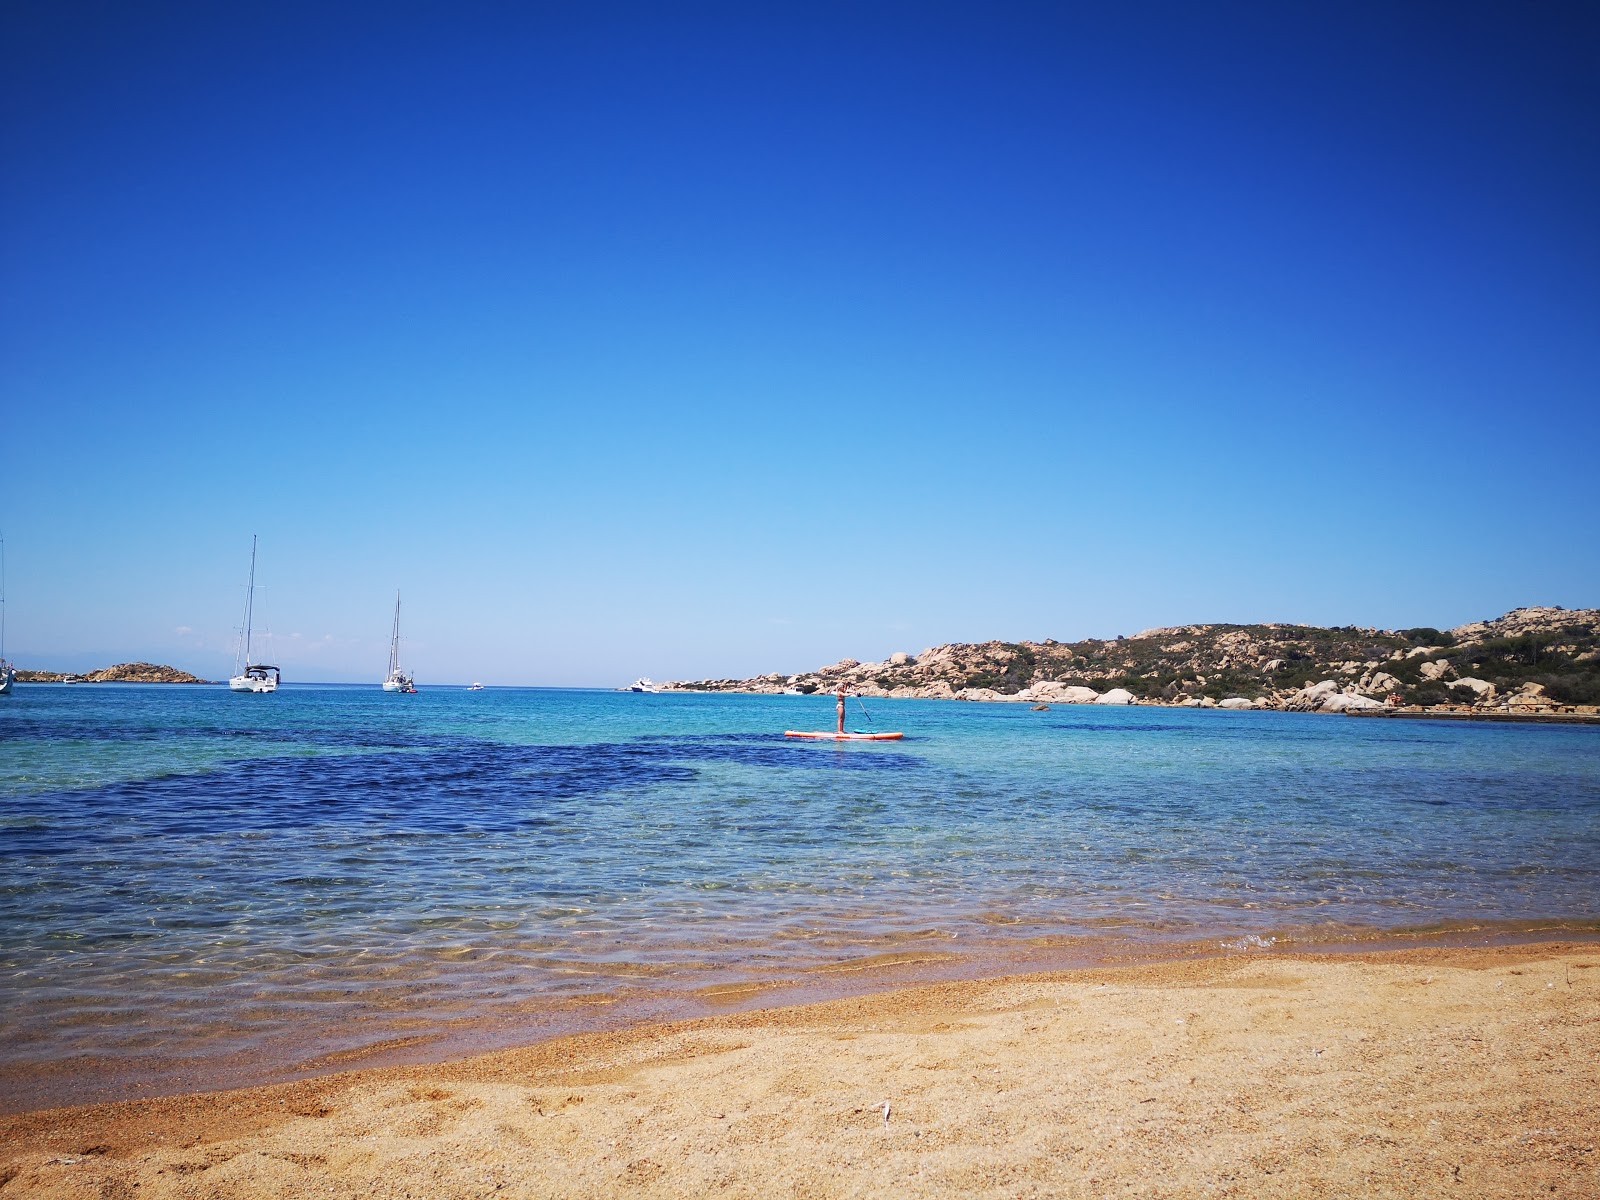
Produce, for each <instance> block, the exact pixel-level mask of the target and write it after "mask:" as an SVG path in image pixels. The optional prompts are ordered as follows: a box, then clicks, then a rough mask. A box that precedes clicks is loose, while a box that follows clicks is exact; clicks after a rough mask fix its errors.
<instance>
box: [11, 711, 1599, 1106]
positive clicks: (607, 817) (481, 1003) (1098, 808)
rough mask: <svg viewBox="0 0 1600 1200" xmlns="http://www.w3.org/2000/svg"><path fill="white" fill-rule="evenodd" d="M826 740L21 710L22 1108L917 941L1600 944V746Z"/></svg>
mask: <svg viewBox="0 0 1600 1200" xmlns="http://www.w3.org/2000/svg"><path fill="white" fill-rule="evenodd" d="M852 715H853V716H854V717H856V718H857V720H856V724H858V725H860V724H862V720H861V716H862V714H861V710H859V709H857V710H856V711H855V712H854V713H853V714H852ZM832 717H833V706H832V701H831V700H829V699H822V700H817V699H812V698H796V697H742V696H741V697H735V696H694V695H660V696H648V695H633V694H619V693H610V692H586V691H555V690H500V689H489V690H486V691H482V692H473V693H469V692H466V691H464V690H461V689H445V688H432V689H425V690H424V691H422V692H421V693H420V694H418V695H415V696H397V695H390V694H385V693H382V692H380V691H379V690H378V689H377V688H376V687H363V688H336V687H314V686H308V687H293V686H289V687H285V688H284V689H283V690H282V691H280V692H279V693H278V694H276V695H273V696H235V695H233V694H231V693H229V692H227V691H226V690H225V689H221V688H209V687H208V688H178V687H166V688H163V687H156V686H147V687H138V686H79V687H51V686H26V685H24V686H19V687H18V688H17V690H16V693H15V695H13V696H11V697H8V698H3V699H0V872H3V874H0V934H3V946H0V1010H3V1015H0V1022H3V1028H0V1034H3V1047H0V1081H3V1080H6V1079H9V1080H10V1081H11V1082H12V1083H13V1084H14V1085H15V1084H16V1083H17V1081H18V1080H19V1079H27V1080H32V1081H34V1084H36V1085H37V1086H36V1087H35V1088H34V1090H35V1091H37V1092H38V1095H40V1096H44V1097H48V1096H50V1095H54V1094H55V1093H54V1092H52V1090H51V1089H52V1088H54V1087H55V1086H56V1085H55V1084H52V1083H49V1082H48V1081H49V1080H52V1079H55V1078H57V1077H58V1076H59V1077H63V1078H65V1077H68V1076H70V1075H71V1074H72V1065H73V1064H74V1063H92V1064H95V1069H96V1070H99V1071H102V1072H104V1071H107V1070H111V1069H112V1067H114V1065H115V1064H116V1063H117V1062H119V1061H121V1062H124V1063H125V1064H132V1065H130V1066H129V1067H128V1069H129V1070H130V1071H131V1070H133V1068H134V1066H137V1067H138V1069H139V1070H141V1071H144V1072H146V1073H147V1074H149V1073H151V1072H154V1073H155V1074H158V1075H159V1073H160V1070H159V1069H158V1068H157V1067H156V1066H154V1065H152V1064H157V1063H165V1064H171V1063H173V1062H182V1061H189V1062H191V1063H204V1062H212V1061H216V1062H221V1061H223V1060H228V1061H233V1062H235V1063H236V1064H237V1063H238V1062H241V1061H245V1060H252V1059H253V1060H259V1061H262V1062H269V1063H279V1064H280V1065H281V1064H287V1063H291V1062H295V1061H300V1062H303V1061H304V1060H305V1059H306V1057H307V1056H308V1055H309V1054H310V1053H311V1051H313V1050H315V1051H316V1052H318V1053H333V1054H334V1055H336V1056H337V1054H339V1053H340V1052H343V1051H348V1050H351V1049H354V1048H359V1047H361V1046H363V1045H366V1044H369V1043H372V1042H374V1041H380V1040H385V1039H394V1038H407V1037H412V1038H417V1039H423V1040H426V1039H428V1038H433V1037H437V1036H438V1035H439V1031H440V1030H441V1029H443V1028H446V1027H448V1026H450V1025H451V1024H452V1023H453V1022H469V1023H470V1022H472V1021H489V1020H497V1021H501V1022H502V1023H508V1022H509V1023H511V1024H515V1023H516V1022H518V1021H523V1022H533V1023H536V1022H537V1020H538V1019H539V1018H540V1016H541V1014H542V1015H548V1014H550V1013H556V1012H567V1013H571V1012H573V1011H577V1010H580V1009H584V1008H585V1007H587V1008H591V1009H593V1008H601V1007H605V1006H608V1005H612V1004H614V1003H616V1002H617V1001H618V1000H619V999H626V998H629V997H633V998H635V999H639V998H645V999H650V998H655V999H660V998H663V997H671V996H673V995H674V994H689V995H715V994H716V993H717V990H718V989H727V990H730V991H732V992H737V991H738V989H740V988H747V987H750V986H769V985H771V984H773V983H774V982H782V981H785V980H791V979H794V978H796V977H803V976H805V975H806V974H807V973H811V972H828V971H836V970H842V969H850V968H853V967H854V966H856V965H859V964H870V963H875V962H880V961H884V958H883V956H885V955H895V954H897V953H899V954H904V952H906V951H907V950H908V949H916V950H918V951H920V952H923V953H925V954H937V955H950V954H954V955H957V956H960V955H971V954H977V953H980V952H981V953H989V954H994V953H1006V954H1010V955H1011V956H1012V957H1013V958H1015V959H1017V961H1018V962H1019V963H1020V964H1022V965H1026V958H1027V955H1029V954H1033V953H1036V952H1038V951H1040V950H1042V949H1043V948H1048V947H1052V946H1056V947H1059V946H1065V945H1092V944H1099V943H1105V942H1106V941H1107V939H1113V940H1115V941H1116V942H1118V943H1119V944H1124V945H1126V944H1131V943H1139V942H1141V941H1148V942H1155V941H1160V942H1171V941H1174V940H1182V939H1202V940H1204V941H1205V942H1206V944H1207V945H1214V944H1215V943H1216V942H1218V941H1227V942H1231V943H1233V944H1236V945H1249V944H1260V943H1261V942H1264V941H1266V940H1267V939H1269V938H1293V939H1294V940H1296V941H1306V940H1318V939H1322V940H1328V939H1336V938H1339V937H1349V936H1357V935H1361V936H1365V935H1370V934H1371V933H1373V932H1383V931H1395V930H1401V929H1412V928H1416V927H1422V926H1433V925H1452V924H1454V925H1462V924H1465V925H1472V924H1477V923H1488V924H1493V925H1494V926H1496V927H1499V928H1507V927H1509V928H1515V927H1518V926H1519V925H1522V926H1526V925H1532V924H1538V923H1552V922H1555V923H1561V924H1563V925H1564V926H1565V927H1567V928H1574V929H1578V930H1580V931H1582V930H1584V929H1588V930H1591V931H1592V930H1593V929H1595V928H1596V927H1597V917H1600V729H1597V728H1593V727H1580V728H1568V727H1552V726H1532V727H1530V726H1497V725H1475V724H1473V725H1469V724H1455V723H1444V722H1400V721H1373V720H1354V719H1348V718H1343V717H1322V716H1309V715H1299V714H1273V713H1230V712H1194V711H1186V710H1170V709H1141V708H1134V709H1115V708H1099V707H1068V708H1057V709H1055V710H1053V711H1050V712H1042V713H1040V712H1033V711H1030V710H1029V709H1028V708H1027V706H1023V705H968V704H960V703H953V702H952V703H940V702H932V701H903V702H889V701H878V702H871V711H870V719H871V720H872V721H873V722H874V723H875V724H876V726H877V727H880V728H895V729H903V730H904V731H905V732H906V735H907V736H906V739H905V740H904V741H902V742H898V743H880V744H856V745H846V746H836V745H828V744H808V743H797V742H791V741H786V740H785V739H784V738H783V737H782V731H783V730H784V729H786V728H827V727H829V726H830V725H831V722H832ZM638 1011H648V1010H647V1009H639V1010H638ZM530 1027H531V1026H530ZM333 1061H337V1059H336V1058H335V1059H334V1060H333ZM108 1064H110V1065H109V1066H108ZM192 1078H194V1079H204V1078H205V1074H204V1071H203V1070H202V1069H201V1068H199V1067H196V1068H195V1073H194V1074H193V1075H192ZM41 1079H42V1080H46V1081H47V1082H46V1083H44V1084H39V1083H38V1081H39V1080H41ZM18 1094H19V1095H23V1097H24V1101H26V1100H27V1098H28V1096H29V1095H32V1094H33V1093H31V1092H29V1090H28V1088H26V1087H23V1088H22V1089H21V1091H20V1092H19V1093H18Z"/></svg>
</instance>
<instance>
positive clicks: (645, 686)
mask: <svg viewBox="0 0 1600 1200" xmlns="http://www.w3.org/2000/svg"><path fill="white" fill-rule="evenodd" d="M660 690H661V689H660V688H659V687H657V686H656V685H655V683H654V682H653V681H652V680H651V679H650V677H649V676H648V675H641V676H639V678H637V679H635V680H634V681H633V682H632V683H631V684H629V685H628V691H630V692H649V693H651V694H652V695H654V694H655V693H656V692H659V691H660Z"/></svg>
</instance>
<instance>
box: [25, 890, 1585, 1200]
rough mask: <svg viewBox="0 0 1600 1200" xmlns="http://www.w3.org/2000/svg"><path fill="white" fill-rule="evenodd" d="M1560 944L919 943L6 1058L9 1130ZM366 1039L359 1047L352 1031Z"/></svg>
mask: <svg viewBox="0 0 1600 1200" xmlns="http://www.w3.org/2000/svg"><path fill="white" fill-rule="evenodd" d="M1557 943H1559V944H1564V945H1593V946H1595V947H1596V952H1597V953H1600V919H1590V920H1582V919H1577V918H1561V919H1549V920H1544V921H1518V922H1504V923H1493V922H1483V921H1469V922H1441V923H1430V924H1424V925H1416V926H1402V927H1395V928H1388V929H1379V928H1372V927H1360V926H1333V927H1315V926H1311V927H1297V926H1280V927H1278V928H1277V929H1275V930H1272V931H1266V932H1255V933H1251V932H1241V931H1238V930H1234V931H1211V932H1207V933H1204V934H1199V933H1195V934H1191V935H1189V936H1184V937H1173V936H1169V937H1162V938H1152V937H1149V936H1139V935H1136V934H1135V935H1114V934H1109V933H1107V934H1099V935H1083V934H1072V935H1061V936H1047V937H1041V938H1029V939H1027V940H1025V941H1022V942H1005V941H1001V940H996V941H993V942H989V943H985V944H972V943H971V942H970V940H968V939H963V940H962V942H961V943H960V944H957V943H954V942H951V941H949V940H946V939H940V938H932V939H919V940H918V941H916V942H914V943H910V944H900V945H899V946H895V947H883V948H879V949H875V950H870V951H869V952H867V953H863V954H860V955H858V956H855V957H850V958H842V959H840V960H838V961H834V962H826V963H810V964H800V963H791V964H788V965H787V966H785V967H782V968H779V969H778V970H777V971H776V973H774V974H771V975H767V976H762V975H760V974H759V973H756V974H751V975H749V976H747V977H740V978H730V979H725V980H721V981H717V982H711V983H706V984H703V985H695V984H694V983H693V982H692V981H680V984H681V986H680V985H673V984H667V985H666V986H663V987H661V988H660V989H659V990H654V991H644V990H634V989H630V988H626V987H624V988H622V989H620V990H618V989H601V990H597V991H594V992H588V993H575V994H567V995H540V994H530V995H529V996H526V997H522V998H520V999H508V1001H507V1002H506V1004H505V1006H504V1007H503V1008H502V1009H500V1010H496V1011H489V1012H487V1013H483V1014H479V1015H477V1016H473V1017H455V1018H433V1019H429V1018H428V1017H426V1016H425V1015H423V1014H422V1013H421V1012H419V1013H417V1014H408V1013H407V1012H405V1011H399V1012H397V1011H394V1010H390V1009H387V1008H384V1007H381V1006H380V1007H375V1008H373V1009H372V1010H371V1011H370V1012H368V1013H367V1014H365V1016H363V1015H359V1014H349V1015H344V1016H341V1017H339V1018H338V1023H337V1024H336V1025H330V1024H329V1023H328V1022H330V1021H333V1020H334V1019H335V1018H334V1017H332V1016H328V1015H323V1016H321V1017H320V1018H319V1017H316V1016H314V1015H313V1014H311V1013H309V1012H308V1013H307V1014H306V1019H305V1022H304V1025H303V1027H302V1029H301V1031H300V1032H299V1033H298V1034H297V1035H294V1036H285V1035H282V1034H270V1035H268V1034H262V1035H253V1036H250V1037H247V1038H242V1039H233V1041H234V1043H235V1044H234V1046H233V1048H231V1049H229V1048H226V1047H221V1046H219V1047H217V1048H215V1049H213V1050H212V1051H211V1052H209V1053H207V1052H204V1051H203V1050H197V1049H195V1048H194V1047H183V1048H181V1049H177V1050H175V1051H173V1052H170V1053H169V1054H168V1055H165V1056H162V1055H160V1054H156V1053H150V1054H144V1055H130V1054H117V1053H111V1054H101V1055H96V1054H94V1053H92V1052H90V1051H87V1050H84V1049H80V1050H78V1051H77V1052H75V1053H71V1054H67V1055H60V1056H56V1057H50V1058H46V1059H43V1060H40V1061H32V1062H30V1061H26V1060H15V1061H11V1062H6V1061H4V1060H3V1058H0V1120H4V1119H7V1118H10V1117H13V1116H17V1115H21V1114H26V1113H28V1112H36V1111H43V1110H48V1109H53V1108H75V1107H84V1106H96V1105H107V1104H118V1103H132V1102H139V1101H146V1100H156V1099H162V1098H172V1097H178V1096H183V1095H191V1094H217V1093H223V1092H228V1091H235V1090H241V1089H254V1088H262V1087H279V1086H285V1085H291V1084H297V1083H305V1082H310V1081H315V1080H317V1079H321V1078H328V1077H332V1076H335V1075H338V1074H341V1073H345V1072H350V1071H355V1072H366V1071H372V1070H390V1069H411V1068H428V1067H436V1066H440V1065H443V1064H448V1063H450V1062H455V1061H463V1060H467V1059H471V1058H475V1057H479V1056H482V1055H486V1054H487V1055H493V1054H502V1053H516V1052H523V1051H530V1050H532V1049H534V1048H536V1047H538V1046H540V1045H546V1044H550V1043H553V1042H558V1041H561V1040H563V1039H568V1038H574V1037H578V1038H582V1037H591V1036H628V1035H630V1034H634V1033H637V1032H638V1031H642V1030H647V1029H650V1028H652V1027H656V1026H664V1025H669V1024H679V1023H685V1022H687V1023H693V1022H697V1021H704V1020H717V1019H721V1018H725V1017H737V1016H748V1015H753V1014H760V1013H763V1012H776V1011H782V1010H788V1009H794V1008H806V1007H814V1006H817V1005H827V1004H834V1003H848V1002H853V1001H859V1002H866V1001H869V1000H870V999H871V998H872V997H882V996H889V995H893V994H895V993H897V992H902V991H907V990H915V989H918V988H925V987H943V986H966V985H981V984H985V983H992V982H995V981H998V980H1004V979H1010V978H1020V977H1025V976H1027V977H1031V976H1035V975H1054V974H1061V973H1064V972H1078V973H1082V972H1101V971H1117V970H1126V969H1135V968H1157V969H1159V968H1161V967H1163V966H1174V965H1178V964H1183V963H1190V962H1200V961H1207V960H1210V959H1219V960H1227V961H1233V960H1244V959H1249V958H1253V957H1259V956H1264V955H1278V954H1289V955H1301V956H1307V957H1315V958H1330V959H1340V958H1346V957H1351V956H1361V955H1366V954H1378V955H1388V954H1397V953H1421V952H1428V951H1449V950H1457V949H1459V950H1481V949H1502V948H1516V947H1528V946H1539V945H1545V944H1557ZM367 1021H370V1022H371V1024H370V1025H369V1026H367V1025H365V1023H366V1022H367ZM364 1026H365V1029H366V1032H365V1033H364V1034H361V1035H352V1034H351V1033H350V1032H349V1031H350V1030H355V1029H361V1028H363V1027H364ZM22 1028H23V1027H21V1026H18V1027H17V1028H16V1030H15V1031H14V1032H20V1031H21V1030H22ZM334 1030H337V1031H338V1032H334ZM0 1197H3V1193H0Z"/></svg>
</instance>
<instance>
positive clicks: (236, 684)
mask: <svg viewBox="0 0 1600 1200" xmlns="http://www.w3.org/2000/svg"><path fill="white" fill-rule="evenodd" d="M255 603H256V538H255V535H254V534H252V535H251V537H250V583H249V586H248V587H246V588H245V593H244V628H243V629H241V630H240V631H239V653H238V655H237V656H236V657H235V659H234V663H233V668H234V672H235V674H234V676H233V678H232V679H230V680H228V688H229V690H231V691H235V692H275V691H277V690H278V683H279V676H278V668H277V667H274V666H271V665H270V664H268V663H258V662H252V661H251V656H250V636H251V633H252V632H253V630H254V626H255Z"/></svg>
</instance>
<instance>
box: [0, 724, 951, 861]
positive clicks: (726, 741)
mask: <svg viewBox="0 0 1600 1200" xmlns="http://www.w3.org/2000/svg"><path fill="white" fill-rule="evenodd" d="M365 740H366V741H368V742H369V743H370V738H367V739H365ZM416 741H417V742H418V743H421V742H424V741H430V742H433V743H435V744H436V745H437V746H438V747H439V748H437V749H431V750H429V749H415V748H410V749H404V750H398V749H393V750H376V751H369V752H367V753H362V754H335V753H314V754H308V755H304V756H293V757H269V758H251V759H234V760H229V761H226V762H223V763H221V764H219V765H217V766H215V767H211V768H207V769H205V770H200V771H188V772H169V773H166V774H162V775H157V776H154V777H152V778H147V779H136V780H119V781H114V782H110V783H104V784H100V785H98V786H92V787H85V788H80V789H74V790H72V791H69V792H63V791H45V792H36V793H31V794H24V795H21V796H16V797H13V798H11V799H9V800H7V801H5V802H4V805H3V809H0V811H3V813H4V815H5V818H6V820H7V823H8V827H7V828H4V829H0V855H4V854H13V855H15V854H50V853H57V852H62V851H65V850H69V849H73V850H81V849H82V848H84V847H85V846H86V845H89V844H93V843H95V842H97V841H106V840H116V839H119V838H123V839H125V838H130V837H139V838H144V837H184V836H193V835H202V834H221V833H233V834H243V833H249V832H255V831H263V830H273V829H283V828H308V827H321V826H351V825H354V826H364V825H365V826H372V827H374V828H376V829H379V830H381V831H382V833H383V835H384V836H385V837H391V838H392V837H400V836H405V835H406V834H408V833H410V834H441V833H464V832H470V831H475V830H476V831H484V832H497V831H498V832H508V831H511V830H515V829H518V828H525V829H538V828H540V827H547V828H548V827H556V826H559V825H561V824H562V823H563V822H565V821H570V820H573V819H575V818H576V816H577V814H576V813H575V812H574V811H573V810H572V809H570V808H569V807H566V806H564V805H563V802H567V801H575V800H578V799H580V798H594V797H601V796H604V795H606V794H608V793H615V792H618V791H621V790H624V789H638V788H650V787H655V786H659V785H663V784H687V783H691V782H693V781H694V780H695V779H696V778H697V777H698V772H697V771H696V770H695V768H694V764H697V763H734V764H738V765H744V766H752V767H757V768H761V769H767V770H772V769H785V770H803V771H819V770H821V771H873V772H882V771H904V770H908V769H913V768H915V767H917V766H920V763H919V762H918V760H917V759H916V758H915V757H914V756H911V755H906V754H883V753H879V754H865V755H863V754H843V755H826V754H825V755H818V754H814V753H809V752H808V751H807V749H806V748H803V747H795V746H793V745H788V744H784V743H783V741H782V739H781V738H779V739H778V740H777V741H776V742H774V741H773V740H772V739H771V738H770V737H767V736H765V735H752V736H749V737H733V738H729V737H725V736H718V737H677V738H639V739H635V740H633V741H629V742H614V743H600V744H597V745H556V746H548V745H532V746H526V745H507V744H505V743H500V742H488V741H480V740H475V739H465V738H460V737H456V738H429V739H422V738H418V739H416Z"/></svg>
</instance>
